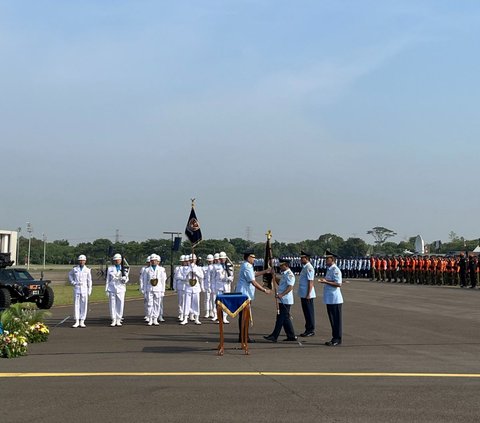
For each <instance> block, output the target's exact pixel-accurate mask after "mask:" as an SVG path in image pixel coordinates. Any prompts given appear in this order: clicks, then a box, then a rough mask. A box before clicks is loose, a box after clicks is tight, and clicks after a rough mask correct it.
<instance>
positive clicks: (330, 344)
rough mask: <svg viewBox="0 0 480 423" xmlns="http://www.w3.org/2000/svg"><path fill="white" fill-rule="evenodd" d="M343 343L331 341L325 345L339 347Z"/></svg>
mask: <svg viewBox="0 0 480 423" xmlns="http://www.w3.org/2000/svg"><path fill="white" fill-rule="evenodd" d="M341 343H342V341H338V340H335V339H332V340H331V341H328V342H325V345H326V346H327V347H336V346H337V345H341Z"/></svg>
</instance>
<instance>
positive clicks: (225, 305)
mask: <svg viewBox="0 0 480 423" xmlns="http://www.w3.org/2000/svg"><path fill="white" fill-rule="evenodd" d="M215 302H216V304H217V305H219V306H220V307H222V310H223V311H224V312H225V313H227V314H228V315H229V316H230V317H232V318H233V317H237V315H238V313H240V312H241V311H242V310H243V309H244V308H245V307H246V306H247V305H248V304H250V299H249V298H248V297H247V296H246V295H245V294H241V293H232V294H220V295H217V298H216V300H215Z"/></svg>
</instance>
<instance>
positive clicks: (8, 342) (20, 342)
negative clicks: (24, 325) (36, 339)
mask: <svg viewBox="0 0 480 423" xmlns="http://www.w3.org/2000/svg"><path fill="white" fill-rule="evenodd" d="M27 347H28V343H27V337H26V336H24V335H21V334H19V333H18V332H12V333H10V332H9V331H7V330H4V331H3V333H2V334H1V335H0V357H3V358H13V357H20V356H22V355H26V354H27Z"/></svg>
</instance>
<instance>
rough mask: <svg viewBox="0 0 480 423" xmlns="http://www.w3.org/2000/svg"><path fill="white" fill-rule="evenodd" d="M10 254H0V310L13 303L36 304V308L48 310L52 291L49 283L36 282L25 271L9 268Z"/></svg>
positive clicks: (10, 263)
mask: <svg viewBox="0 0 480 423" xmlns="http://www.w3.org/2000/svg"><path fill="white" fill-rule="evenodd" d="M12 265H13V261H11V260H10V253H0V310H2V309H5V308H8V307H10V304H13V303H26V302H28V303H36V304H37V307H38V308H41V309H49V308H51V307H52V305H53V300H54V294H53V289H52V288H51V287H50V286H48V284H49V283H50V281H46V280H43V279H40V280H36V279H34V278H33V277H32V275H30V273H28V271H27V270H25V269H13V268H10V266H12Z"/></svg>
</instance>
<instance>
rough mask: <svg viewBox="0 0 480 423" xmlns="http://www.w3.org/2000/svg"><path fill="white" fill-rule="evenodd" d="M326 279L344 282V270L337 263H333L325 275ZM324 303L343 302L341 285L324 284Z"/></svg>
mask: <svg viewBox="0 0 480 423" xmlns="http://www.w3.org/2000/svg"><path fill="white" fill-rule="evenodd" d="M325 279H326V280H328V281H333V282H336V283H339V284H342V272H341V271H340V269H339V268H338V267H337V265H336V264H332V265H331V266H330V267H329V268H328V269H327V273H326V275H325ZM323 303H324V304H343V297H342V291H340V287H338V288H337V287H334V286H331V285H328V284H324V285H323Z"/></svg>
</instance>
